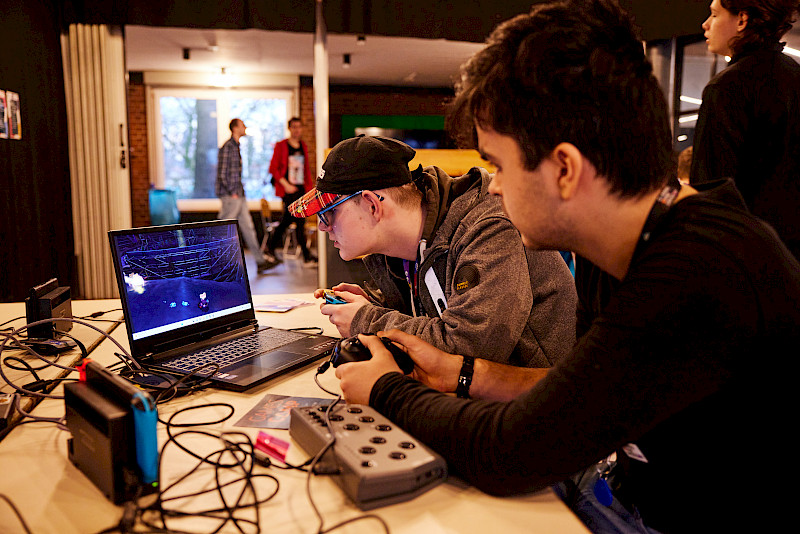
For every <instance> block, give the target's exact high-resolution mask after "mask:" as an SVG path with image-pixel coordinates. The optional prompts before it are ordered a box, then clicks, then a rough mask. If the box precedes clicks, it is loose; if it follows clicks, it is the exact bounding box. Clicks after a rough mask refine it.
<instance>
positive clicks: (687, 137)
mask: <svg viewBox="0 0 800 534" xmlns="http://www.w3.org/2000/svg"><path fill="white" fill-rule="evenodd" d="M687 139H689V136H688V135H679V136H678V142H682V141H686V140H687Z"/></svg>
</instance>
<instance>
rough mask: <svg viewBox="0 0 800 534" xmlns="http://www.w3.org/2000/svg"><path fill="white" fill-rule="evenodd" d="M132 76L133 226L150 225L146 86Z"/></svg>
mask: <svg viewBox="0 0 800 534" xmlns="http://www.w3.org/2000/svg"><path fill="white" fill-rule="evenodd" d="M135 78H136V77H135V76H132V77H131V80H130V81H129V83H128V147H129V151H130V155H129V158H128V161H129V162H130V171H131V211H132V223H133V226H149V225H150V204H149V201H148V191H149V190H150V168H149V163H148V150H147V101H146V98H145V86H144V84H143V83H141V82H140V81H139V80H136V79H135Z"/></svg>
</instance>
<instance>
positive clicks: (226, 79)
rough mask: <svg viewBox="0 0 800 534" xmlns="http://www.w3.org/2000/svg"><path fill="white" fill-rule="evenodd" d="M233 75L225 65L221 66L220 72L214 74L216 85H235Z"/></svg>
mask: <svg viewBox="0 0 800 534" xmlns="http://www.w3.org/2000/svg"><path fill="white" fill-rule="evenodd" d="M232 78H233V77H232V76H231V75H230V74H228V72H227V71H226V70H225V67H220V69H219V74H215V75H213V82H212V83H213V85H214V86H216V87H230V86H231V85H233V80H232Z"/></svg>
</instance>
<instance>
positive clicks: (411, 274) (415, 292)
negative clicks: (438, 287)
mask: <svg viewBox="0 0 800 534" xmlns="http://www.w3.org/2000/svg"><path fill="white" fill-rule="evenodd" d="M403 271H404V272H405V273H406V282H408V289H409V290H410V291H411V313H412V315H413V316H414V317H416V316H417V305H416V303H417V298H418V296H419V278H418V274H419V261H415V262H414V267H413V270H412V267H411V262H410V261H408V260H403Z"/></svg>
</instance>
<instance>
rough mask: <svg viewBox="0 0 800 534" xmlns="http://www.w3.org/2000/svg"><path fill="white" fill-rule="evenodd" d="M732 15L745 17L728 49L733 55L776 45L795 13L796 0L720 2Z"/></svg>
mask: <svg viewBox="0 0 800 534" xmlns="http://www.w3.org/2000/svg"><path fill="white" fill-rule="evenodd" d="M720 4H721V5H722V7H724V8H725V9H726V10H728V11H730V12H731V13H733V14H734V15H738V14H739V13H741V12H742V11H744V12H745V13H747V26H745V28H744V30H743V31H742V32H741V33H739V34H738V35H737V36H736V37H734V38H733V39H731V41H730V43H728V46H730V48H731V52H733V55H734V56H735V55H737V54H741V53H742V52H747V51H749V50H753V49H756V48H761V47H763V46H768V45H772V44H774V43H777V42H778V41H779V40H780V38H781V37H783V34H785V33H786V32H788V31H789V30H790V29H791V27H792V24H794V21H795V17H796V15H797V12H798V10H800V2H798V0H720Z"/></svg>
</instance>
